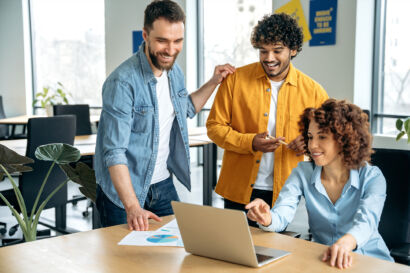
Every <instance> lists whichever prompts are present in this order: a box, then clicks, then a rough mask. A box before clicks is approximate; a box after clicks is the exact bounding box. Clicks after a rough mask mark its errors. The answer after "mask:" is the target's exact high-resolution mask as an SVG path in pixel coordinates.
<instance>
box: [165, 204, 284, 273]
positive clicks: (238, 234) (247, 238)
mask: <svg viewBox="0 0 410 273" xmlns="http://www.w3.org/2000/svg"><path fill="white" fill-rule="evenodd" d="M171 204H172V208H173V210H174V214H175V217H176V219H177V223H178V226H179V231H180V233H181V237H182V241H183V242H184V247H185V250H186V251H187V252H189V253H192V254H195V255H199V256H204V257H209V258H213V259H218V260H223V261H227V262H232V263H237V264H242V265H247V266H251V267H260V266H263V265H265V264H268V263H270V262H272V261H275V260H278V259H280V258H282V257H285V256H287V255H289V254H290V252H287V251H283V250H279V249H273V248H267V247H261V246H254V245H253V241H252V236H251V233H250V231H249V226H248V221H247V219H246V215H245V212H243V211H239V210H231V209H220V208H214V207H210V206H201V205H194V204H188V203H183V202H176V201H172V202H171Z"/></svg>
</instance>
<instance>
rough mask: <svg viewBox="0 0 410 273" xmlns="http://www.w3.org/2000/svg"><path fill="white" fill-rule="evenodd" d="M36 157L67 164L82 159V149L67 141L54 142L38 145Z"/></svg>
mask: <svg viewBox="0 0 410 273" xmlns="http://www.w3.org/2000/svg"><path fill="white" fill-rule="evenodd" d="M35 156H36V158H38V159H40V160H44V161H54V162H56V163H57V164H67V163H71V162H76V161H78V160H79V159H80V157H81V154H80V151H79V150H78V149H77V148H75V147H73V146H71V145H69V144H65V143H52V144H46V145H42V146H39V147H37V149H36V152H35Z"/></svg>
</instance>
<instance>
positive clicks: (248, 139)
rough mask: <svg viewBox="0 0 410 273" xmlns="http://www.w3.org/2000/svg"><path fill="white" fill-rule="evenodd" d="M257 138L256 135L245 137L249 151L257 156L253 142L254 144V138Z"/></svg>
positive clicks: (246, 135)
mask: <svg viewBox="0 0 410 273" xmlns="http://www.w3.org/2000/svg"><path fill="white" fill-rule="evenodd" d="M255 136H256V134H245V136H244V143H245V145H246V147H248V150H249V151H250V152H251V153H252V154H253V155H255V154H256V153H257V151H254V150H253V148H252V142H253V138H254V137H255Z"/></svg>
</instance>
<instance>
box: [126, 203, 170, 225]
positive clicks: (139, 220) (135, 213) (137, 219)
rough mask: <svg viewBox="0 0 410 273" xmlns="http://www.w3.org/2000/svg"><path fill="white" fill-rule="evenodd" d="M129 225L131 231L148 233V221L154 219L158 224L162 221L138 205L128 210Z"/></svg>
mask: <svg viewBox="0 0 410 273" xmlns="http://www.w3.org/2000/svg"><path fill="white" fill-rule="evenodd" d="M126 212H127V224H128V229H129V230H136V231H146V230H148V228H149V223H148V219H149V218H151V219H154V220H155V221H157V222H160V221H162V219H161V218H159V217H158V216H157V215H156V214H154V213H152V212H151V211H148V210H145V209H143V208H141V207H140V206H138V205H135V206H132V207H130V208H128V209H126Z"/></svg>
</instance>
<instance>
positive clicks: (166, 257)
mask: <svg viewBox="0 0 410 273" xmlns="http://www.w3.org/2000/svg"><path fill="white" fill-rule="evenodd" d="M171 219H173V216H168V217H164V218H163V221H162V222H161V223H160V224H157V223H155V222H153V221H151V222H150V228H151V229H156V228H158V227H160V226H161V225H163V224H165V223H167V222H168V221H170V220H171ZM251 232H252V235H253V239H254V243H255V245H261V246H266V247H275V248H279V249H283V250H286V251H290V252H291V254H290V255H289V256H287V257H285V258H283V259H281V260H278V261H276V262H273V263H270V264H268V265H266V266H263V267H261V268H256V269H255V268H250V267H246V266H242V265H237V264H232V263H228V262H224V261H219V260H213V259H209V258H204V257H199V256H195V255H191V254H189V253H186V252H185V250H184V248H180V247H155V246H150V247H143V246H120V245H118V242H119V241H120V240H121V239H122V238H123V237H124V236H125V235H127V234H128V233H129V231H128V230H127V228H126V226H125V225H120V226H114V227H109V228H102V229H97V230H92V231H86V232H80V233H75V234H70V235H64V236H60V237H55V238H49V239H44V240H39V241H35V242H29V243H23V244H20V245H14V246H8V247H3V248H0V272H5V273H6V272H7V273H17V272H19V273H20V272H42V273H43V272H59V273H61V272H76V273H77V272H106V273H108V272H166V273H171V272H189V273H196V272H203V273H205V272H206V273H208V272H286V273H288V272H314V273H319V272H372V273H377V272H380V273H381V272H383V273H386V272H389V273H390V272H406V273H409V270H410V267H408V266H405V265H400V264H395V263H391V262H387V261H383V260H379V259H376V258H372V257H368V256H363V255H360V254H354V262H353V266H352V267H351V268H350V269H347V270H343V271H341V270H339V269H336V268H332V267H330V266H329V265H328V264H326V263H324V262H322V261H321V260H320V256H321V254H322V252H323V251H324V250H325V249H326V246H325V245H320V244H317V243H313V242H308V241H305V240H303V239H296V238H292V237H289V236H285V235H281V234H278V233H269V232H264V231H261V230H259V229H256V228H251Z"/></svg>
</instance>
